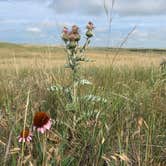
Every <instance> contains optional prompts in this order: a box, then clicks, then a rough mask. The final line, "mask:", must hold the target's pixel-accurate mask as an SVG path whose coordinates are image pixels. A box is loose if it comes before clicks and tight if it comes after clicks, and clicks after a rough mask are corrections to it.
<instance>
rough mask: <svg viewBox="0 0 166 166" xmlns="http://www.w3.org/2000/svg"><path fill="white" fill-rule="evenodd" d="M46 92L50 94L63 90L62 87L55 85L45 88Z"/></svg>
mask: <svg viewBox="0 0 166 166" xmlns="http://www.w3.org/2000/svg"><path fill="white" fill-rule="evenodd" d="M47 90H48V91H51V92H60V91H62V90H63V87H62V86H61V85H58V84H57V85H53V86H51V87H50V88H47Z"/></svg>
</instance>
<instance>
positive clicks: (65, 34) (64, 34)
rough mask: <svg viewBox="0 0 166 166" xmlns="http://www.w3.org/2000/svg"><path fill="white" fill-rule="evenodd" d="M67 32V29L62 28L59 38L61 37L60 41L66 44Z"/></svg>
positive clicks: (67, 39)
mask: <svg viewBox="0 0 166 166" xmlns="http://www.w3.org/2000/svg"><path fill="white" fill-rule="evenodd" d="M68 35H69V32H68V28H67V27H64V28H63V31H62V35H61V37H62V40H63V41H64V42H65V43H67V42H68V41H69V36H68Z"/></svg>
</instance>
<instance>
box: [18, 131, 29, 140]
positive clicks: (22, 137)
mask: <svg viewBox="0 0 166 166" xmlns="http://www.w3.org/2000/svg"><path fill="white" fill-rule="evenodd" d="M31 140H32V133H31V131H30V130H29V129H25V130H23V131H21V133H20V135H19V136H18V142H30V141H31Z"/></svg>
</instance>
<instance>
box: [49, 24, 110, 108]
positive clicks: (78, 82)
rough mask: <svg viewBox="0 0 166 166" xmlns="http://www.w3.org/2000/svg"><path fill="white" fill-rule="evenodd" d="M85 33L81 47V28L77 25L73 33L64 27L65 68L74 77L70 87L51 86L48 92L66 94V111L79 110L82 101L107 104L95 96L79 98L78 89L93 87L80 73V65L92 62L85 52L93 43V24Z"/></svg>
mask: <svg viewBox="0 0 166 166" xmlns="http://www.w3.org/2000/svg"><path fill="white" fill-rule="evenodd" d="M86 29H87V31H86V33H85V36H86V37H85V43H84V44H83V46H80V44H79V41H80V40H81V35H80V32H79V28H78V27H77V26H76V25H73V26H72V29H71V31H69V30H68V28H67V27H64V29H63V31H62V34H61V38H62V40H63V41H64V44H65V52H66V55H67V64H65V68H69V69H71V75H72V84H71V86H70V87H67V88H66V87H63V86H61V85H55V86H51V87H50V88H49V89H48V90H49V91H51V92H56V93H60V94H62V93H63V94H64V95H65V97H66V99H67V104H66V107H65V110H66V111H75V110H77V106H78V101H80V100H82V101H85V102H91V103H96V102H97V103H106V102H107V100H106V99H104V98H102V97H100V96H95V95H92V94H90V95H86V96H83V97H82V96H79V95H78V93H77V89H79V87H80V86H92V85H93V84H92V82H90V81H89V80H87V79H81V76H80V73H79V72H78V71H79V65H80V64H81V62H92V60H90V59H89V58H87V57H85V51H86V49H87V47H88V45H89V44H90V42H91V38H92V37H93V30H94V25H93V23H92V22H89V23H88V24H87V26H86Z"/></svg>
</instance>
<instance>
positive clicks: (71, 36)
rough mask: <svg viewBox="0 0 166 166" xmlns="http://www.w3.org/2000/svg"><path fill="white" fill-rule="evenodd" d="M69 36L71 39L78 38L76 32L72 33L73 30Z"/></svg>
mask: <svg viewBox="0 0 166 166" xmlns="http://www.w3.org/2000/svg"><path fill="white" fill-rule="evenodd" d="M68 37H69V40H70V41H75V40H76V34H74V33H72V32H70V33H69V36H68Z"/></svg>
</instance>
